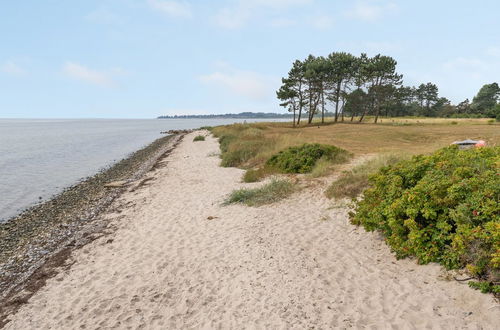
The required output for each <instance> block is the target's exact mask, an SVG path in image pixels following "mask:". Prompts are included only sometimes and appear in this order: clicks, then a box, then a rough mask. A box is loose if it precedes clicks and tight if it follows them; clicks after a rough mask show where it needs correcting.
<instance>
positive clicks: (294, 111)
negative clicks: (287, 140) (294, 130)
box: [293, 105, 297, 127]
mask: <svg viewBox="0 0 500 330" xmlns="http://www.w3.org/2000/svg"><path fill="white" fill-rule="evenodd" d="M296 111H297V109H296V108H295V105H294V106H293V127H295V113H296Z"/></svg>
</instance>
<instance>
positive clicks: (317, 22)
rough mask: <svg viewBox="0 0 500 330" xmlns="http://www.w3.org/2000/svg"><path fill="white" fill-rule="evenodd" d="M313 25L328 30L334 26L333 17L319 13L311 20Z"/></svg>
mask: <svg viewBox="0 0 500 330" xmlns="http://www.w3.org/2000/svg"><path fill="white" fill-rule="evenodd" d="M309 21H310V23H311V25H312V26H313V27H314V28H316V29H319V30H327V29H329V28H331V27H332V26H333V23H334V21H333V18H332V17H330V16H328V15H317V16H314V17H312V18H311V19H310V20H309Z"/></svg>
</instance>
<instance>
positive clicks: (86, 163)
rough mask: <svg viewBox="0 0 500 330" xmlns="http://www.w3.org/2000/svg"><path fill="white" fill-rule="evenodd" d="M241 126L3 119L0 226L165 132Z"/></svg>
mask: <svg viewBox="0 0 500 330" xmlns="http://www.w3.org/2000/svg"><path fill="white" fill-rule="evenodd" d="M240 121H242V120H237V119H139V120H136V119H133V120H127V119H119V120H116V119H84V120H81V119H78V120H72V119H0V222H1V221H5V220H7V219H8V218H10V217H12V216H14V215H16V214H18V213H19V212H21V211H22V210H23V209H25V208H27V207H29V206H32V205H34V204H36V203H37V202H39V201H43V200H47V199H48V198H49V197H51V196H53V195H54V194H57V193H59V192H60V191H62V189H63V188H65V187H68V186H71V185H73V184H74V183H76V182H78V181H79V180H80V179H82V178H85V177H87V176H90V175H93V174H95V173H96V172H97V171H99V170H100V169H103V168H105V167H106V166H109V165H111V164H113V163H114V162H116V161H118V160H120V159H122V158H124V157H126V156H127V155H129V154H130V153H132V152H134V151H136V150H138V149H140V148H141V147H144V146H146V145H148V144H149V143H151V142H153V141H154V140H156V139H157V138H159V137H161V134H160V132H161V131H167V130H170V129H189V128H198V127H201V126H214V125H223V124H230V123H234V122H240ZM248 121H270V120H269V119H266V120H258V119H255V120H248ZM40 197H41V199H40Z"/></svg>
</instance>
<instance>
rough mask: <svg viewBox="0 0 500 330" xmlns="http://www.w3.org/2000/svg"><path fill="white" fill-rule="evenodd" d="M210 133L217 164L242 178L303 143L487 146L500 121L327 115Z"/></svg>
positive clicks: (321, 169)
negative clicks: (295, 123)
mask: <svg viewBox="0 0 500 330" xmlns="http://www.w3.org/2000/svg"><path fill="white" fill-rule="evenodd" d="M369 120H370V119H369V118H368V121H369ZM455 123H456V124H455ZM212 133H213V134H214V136H216V137H218V138H219V141H220V147H221V158H222V161H221V165H222V166H226V167H239V168H243V169H246V170H249V171H250V173H249V174H248V177H247V178H246V179H245V178H244V181H246V182H252V181H259V180H261V179H262V178H263V177H265V176H266V175H267V174H266V172H267V171H268V170H267V169H265V163H266V161H267V160H268V159H269V158H271V157H272V156H273V155H275V154H276V153H278V152H280V151H282V150H285V149H287V148H290V147H296V146H300V145H302V144H305V143H319V144H326V145H334V146H336V147H339V148H342V149H344V150H347V151H348V152H350V153H352V154H353V155H354V156H355V157H356V156H361V155H366V154H398V153H406V154H409V155H414V154H422V153H423V154H427V153H430V152H433V151H435V150H437V149H439V148H442V147H445V146H447V145H449V144H450V143H452V142H453V141H456V140H463V139H468V138H470V139H481V140H485V141H486V142H487V144H488V145H499V144H500V127H499V124H496V123H495V124H491V123H489V122H488V119H468V118H466V119H461V118H418V117H402V118H382V122H379V123H378V124H373V123H370V122H366V123H361V124H358V123H356V122H355V121H354V122H352V123H351V122H350V121H346V122H344V123H337V124H335V123H333V122H332V121H331V119H330V118H328V119H327V121H326V122H325V123H324V124H321V123H319V122H313V123H312V124H311V125H304V124H302V125H301V126H299V127H292V123H290V122H274V123H269V122H267V123H262V122H261V123H252V124H232V125H226V126H218V127H214V128H212ZM334 170H335V166H332V164H328V163H327V162H325V161H320V162H318V164H317V165H316V168H315V169H313V172H312V174H311V176H313V177H318V176H322V175H327V174H330V173H332V172H333V171H334Z"/></svg>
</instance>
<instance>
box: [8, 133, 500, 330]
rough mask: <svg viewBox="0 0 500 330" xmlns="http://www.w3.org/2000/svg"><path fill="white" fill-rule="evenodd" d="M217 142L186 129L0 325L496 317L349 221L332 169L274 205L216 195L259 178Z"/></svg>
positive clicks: (443, 322) (457, 321)
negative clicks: (329, 190)
mask: <svg viewBox="0 0 500 330" xmlns="http://www.w3.org/2000/svg"><path fill="white" fill-rule="evenodd" d="M200 133H201V134H203V135H205V137H206V139H205V141H200V142H195V141H193V140H194V137H195V136H196V135H197V134H200ZM219 152H220V148H219V143H218V141H217V139H215V138H214V137H213V136H212V135H210V134H208V132H205V131H201V132H193V133H191V134H188V135H186V136H185V138H184V139H183V141H182V142H181V143H179V145H178V146H177V147H176V148H175V149H173V151H172V152H171V153H170V155H169V157H168V158H166V159H164V160H159V161H158V162H157V163H156V164H157V165H156V166H155V167H154V169H153V170H151V171H150V172H148V173H147V174H146V175H145V176H144V177H143V178H142V179H141V180H138V181H137V182H136V183H135V185H133V186H130V187H129V188H128V189H126V191H125V192H124V193H123V194H121V195H120V197H119V198H117V199H116V200H115V202H114V203H113V207H112V208H109V209H108V211H107V212H104V213H103V214H102V218H103V221H104V222H105V223H106V225H107V228H106V230H104V231H100V232H94V233H93V234H92V235H91V236H90V237H89V240H91V241H89V242H88V244H86V245H85V246H82V247H81V248H78V246H77V247H69V248H68V252H65V251H64V250H63V251H61V252H60V253H61V256H60V258H61V259H62V260H63V261H64V262H62V263H60V264H59V265H58V264H57V263H56V262H57V261H58V260H57V258H58V257H59V256H57V255H56V256H54V258H55V259H56V260H55V263H56V265H55V266H62V267H60V268H58V269H57V271H58V272H57V273H56V274H55V275H54V274H53V273H51V272H50V271H51V270H50V268H49V269H48V270H46V271H45V270H44V269H41V271H40V273H39V274H40V278H41V280H42V281H43V280H44V279H46V280H47V281H46V283H41V284H45V286H44V287H43V288H42V289H40V290H38V291H37V292H36V293H35V294H31V295H28V296H21V295H20V296H19V298H18V299H17V300H14V301H13V304H12V305H11V306H10V307H9V308H11V311H13V312H11V313H9V314H8V315H7V313H3V317H4V318H3V319H2V318H0V327H1V326H2V325H3V326H4V327H5V328H6V329H32V328H47V329H67V328H92V329H93V328H133V329H137V328H153V329H165V328H172V329H178V328H244V327H249V326H250V327H252V326H253V327H256V328H273V329H289V328H320V329H326V328H368V327H369V328H380V329H382V328H388V327H392V328H482V329H490V328H494V325H495V324H496V322H497V321H496V320H498V317H499V316H500V314H499V313H500V311H499V310H498V308H499V307H500V305H498V304H497V302H495V301H494V299H493V297H491V296H489V295H484V294H482V293H480V292H479V291H475V290H471V289H470V288H469V287H468V286H467V285H464V284H463V283H461V282H456V281H453V280H450V279H449V278H447V276H446V275H448V274H447V273H443V268H442V267H441V266H439V265H437V264H428V265H418V264H417V263H416V262H415V260H411V259H401V260H397V259H396V258H395V256H394V254H393V253H392V252H391V251H390V249H389V247H388V246H387V245H386V244H385V242H384V241H383V240H382V239H381V238H380V236H379V235H378V234H377V233H373V232H366V231H365V230H364V229H362V228H359V227H356V226H353V225H352V224H351V223H350V221H349V219H348V216H347V214H348V211H349V209H348V208H347V207H346V206H345V205H344V204H343V203H339V202H332V201H331V200H329V199H328V198H326V196H324V194H323V191H324V189H325V187H326V186H328V183H329V181H331V180H335V177H336V176H337V175H338V174H334V175H332V176H330V177H328V178H325V179H324V180H321V181H320V182H318V184H311V185H305V186H304V189H301V190H300V191H297V192H295V193H294V194H292V195H291V196H289V197H288V198H286V199H283V200H281V201H278V202H276V203H274V204H269V205H263V206H260V207H247V206H245V205H240V204H232V205H227V206H226V205H223V202H224V200H226V198H227V196H228V195H229V194H230V193H231V192H232V191H234V190H236V189H240V188H243V187H258V186H261V185H262V184H263V182H260V183H259V182H257V183H244V182H241V178H242V175H243V173H244V171H243V170H241V169H238V168H227V167H221V166H220V158H219V157H217V156H218V155H219ZM146 182H147V183H146ZM69 254H71V255H69ZM52 271H53V272H54V270H52ZM28 289H30V288H28ZM35 289H37V288H36V287H35ZM27 291H29V290H27ZM5 311H7V310H5ZM14 312H15V313H14ZM2 322H3V324H2Z"/></svg>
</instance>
